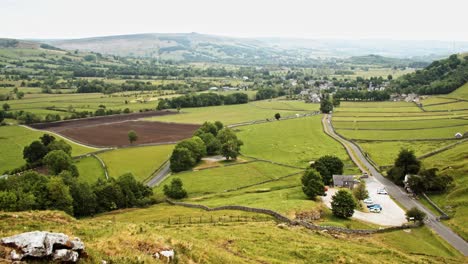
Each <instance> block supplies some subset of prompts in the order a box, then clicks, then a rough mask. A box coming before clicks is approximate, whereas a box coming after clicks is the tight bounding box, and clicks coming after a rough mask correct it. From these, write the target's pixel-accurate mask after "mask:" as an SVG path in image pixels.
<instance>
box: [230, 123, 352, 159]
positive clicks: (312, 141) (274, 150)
mask: <svg viewBox="0 0 468 264" xmlns="http://www.w3.org/2000/svg"><path fill="white" fill-rule="evenodd" d="M321 119H322V116H321V115H319V116H313V117H306V118H298V119H291V120H285V121H279V122H271V123H265V124H258V125H251V126H244V127H239V128H236V130H238V132H237V134H238V136H239V138H240V139H241V140H242V141H243V142H244V146H242V149H241V151H242V153H243V154H244V155H247V156H253V157H256V158H262V159H267V160H272V161H276V162H282V163H286V164H289V165H294V166H299V167H306V166H307V165H308V163H309V161H313V160H316V159H318V158H320V157H321V156H324V155H336V156H338V157H339V158H341V159H343V160H348V161H347V163H348V164H350V161H349V157H348V156H347V154H346V151H345V150H344V148H343V147H342V146H341V145H340V144H339V143H338V142H336V141H335V140H333V139H332V138H331V137H328V136H327V135H326V134H325V133H324V132H323V130H322V123H321Z"/></svg>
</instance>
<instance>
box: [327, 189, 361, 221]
mask: <svg viewBox="0 0 468 264" xmlns="http://www.w3.org/2000/svg"><path fill="white" fill-rule="evenodd" d="M331 206H332V213H333V215H335V216H337V217H341V218H348V217H351V216H353V214H354V208H356V202H355V201H354V198H353V196H352V195H351V193H350V192H349V191H347V190H339V191H338V192H336V194H335V195H333V196H332V201H331Z"/></svg>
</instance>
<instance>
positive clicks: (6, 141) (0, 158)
mask: <svg viewBox="0 0 468 264" xmlns="http://www.w3.org/2000/svg"><path fill="white" fill-rule="evenodd" d="M44 133H46V132H43V131H35V130H31V129H28V128H25V127H21V126H2V127H0V146H2V147H1V148H0V173H3V172H4V171H5V170H11V169H14V168H17V167H19V166H22V165H23V164H25V161H24V160H23V148H24V147H25V146H27V145H29V144H31V143H32V142H33V141H35V140H39V137H41V136H42V135H43V134H44ZM47 134H51V133H47ZM54 136H55V137H56V138H57V139H60V137H59V136H57V135H54ZM65 141H67V142H68V144H70V145H71V146H72V155H73V156H78V155H83V154H86V153H89V152H93V151H96V150H97V149H95V148H90V147H85V146H82V145H77V144H75V143H73V142H71V141H68V140H65Z"/></svg>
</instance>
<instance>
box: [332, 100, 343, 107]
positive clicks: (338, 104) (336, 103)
mask: <svg viewBox="0 0 468 264" xmlns="http://www.w3.org/2000/svg"><path fill="white" fill-rule="evenodd" d="M340 104H341V100H340V98H333V107H338V106H340Z"/></svg>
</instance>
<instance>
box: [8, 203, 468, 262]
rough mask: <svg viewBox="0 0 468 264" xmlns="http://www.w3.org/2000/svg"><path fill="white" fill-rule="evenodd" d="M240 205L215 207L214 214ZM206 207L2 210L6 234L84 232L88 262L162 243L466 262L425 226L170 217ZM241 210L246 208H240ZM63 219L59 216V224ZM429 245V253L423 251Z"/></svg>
mask: <svg viewBox="0 0 468 264" xmlns="http://www.w3.org/2000/svg"><path fill="white" fill-rule="evenodd" d="M224 213H227V214H240V213H239V212H231V211H222V212H210V213H209V214H212V215H222V214H224ZM202 214H207V213H206V212H203V211H201V210H199V209H189V208H180V207H172V206H168V205H164V204H161V205H156V206H153V207H150V208H147V209H133V210H127V211H122V212H114V213H111V214H104V215H101V216H97V217H94V218H89V219H82V220H74V219H72V218H70V217H68V216H66V215H64V214H63V213H59V212H51V211H43V212H22V213H3V214H2V216H1V217H2V221H0V236H2V237H4V236H9V235H13V234H17V233H19V232H25V231H34V230H48V231H52V232H62V233H65V234H67V235H70V236H72V237H74V236H76V237H80V238H81V239H82V240H83V242H84V243H85V246H86V251H87V252H88V254H89V257H88V258H87V259H83V260H82V261H81V262H83V263H97V262H100V261H101V260H106V261H109V262H113V263H136V262H139V263H141V262H143V263H151V262H154V261H155V260H154V259H153V258H152V257H151V254H152V253H153V252H154V250H155V249H156V248H162V247H169V248H174V249H175V252H176V253H175V255H176V257H177V259H178V262H179V263H256V262H261V263H376V262H378V263H435V262H441V263H462V262H464V258H463V257H461V256H460V255H459V254H457V253H456V252H454V251H453V250H452V249H448V248H447V247H446V246H445V245H444V244H443V243H442V242H440V241H438V240H437V239H438V238H437V237H436V236H435V235H433V234H431V233H430V232H429V231H428V230H427V229H426V228H422V229H413V230H412V231H411V232H410V233H406V232H404V231H397V232H392V233H385V234H378V235H371V236H353V235H338V236H337V237H334V236H333V235H331V234H327V233H322V232H314V231H310V230H307V229H304V228H300V227H285V228H279V227H277V226H276V224H275V223H274V222H251V223H232V224H221V223H217V224H192V225H190V224H187V225H164V224H159V223H158V220H160V219H167V217H168V216H175V215H185V216H188V215H194V216H195V215H202ZM242 214H243V213H242ZM57 223H61V224H57ZM417 252H424V253H425V254H417Z"/></svg>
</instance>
